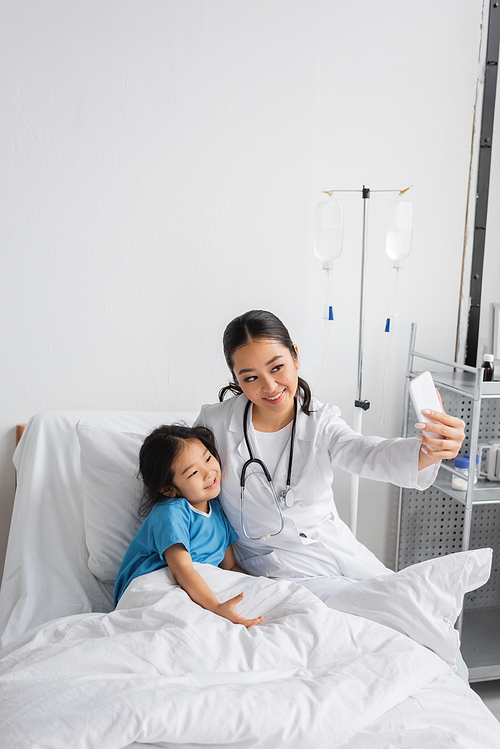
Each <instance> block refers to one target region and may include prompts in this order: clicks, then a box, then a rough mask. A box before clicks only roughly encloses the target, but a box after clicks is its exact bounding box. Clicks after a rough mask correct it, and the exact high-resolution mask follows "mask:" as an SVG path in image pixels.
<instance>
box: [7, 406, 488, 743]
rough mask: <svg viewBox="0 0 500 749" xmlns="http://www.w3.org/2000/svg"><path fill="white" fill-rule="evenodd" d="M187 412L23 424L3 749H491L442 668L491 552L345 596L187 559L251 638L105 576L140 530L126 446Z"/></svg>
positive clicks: (165, 585)
mask: <svg viewBox="0 0 500 749" xmlns="http://www.w3.org/2000/svg"><path fill="white" fill-rule="evenodd" d="M194 416H195V414H185V413H162V412H141V413H137V412H95V411H93V412H89V411H82V412H79V411H55V412H46V413H42V414H39V415H37V416H35V417H33V418H32V419H31V421H30V422H29V423H28V425H27V427H26V429H25V431H24V434H23V436H22V439H21V440H20V443H19V445H18V447H17V449H16V452H15V455H14V463H15V466H16V470H17V492H16V499H15V503H14V511H13V517H12V525H11V530H10V535H9V543H8V549H7V556H6V562H5V572H4V577H3V582H2V587H1V590H0V632H1V641H0V643H1V645H2V650H1V651H0V725H1V726H2V728H1V731H0V747H1V748H2V749H7V748H8V749H24V748H26V749H28V747H29V748H30V749H31V748H33V747H42V746H43V747H54V749H56V748H59V747H61V748H63V747H64V749H67V747H88V748H93V747H95V748H96V749H103V748H104V749H115V748H116V749H121V748H122V747H127V749H130V748H132V747H133V748H134V749H135V748H138V747H140V746H144V745H147V746H148V747H158V748H160V747H162V748H165V747H169V748H177V747H189V748H190V749H195V748H197V747H226V746H227V747H237V748H238V749H251V748H252V749H253V748H254V747H269V748H271V747H272V748H273V749H274V748H275V747H282V746H283V747H285V746H286V747H287V749H294V748H297V749H304V748H305V747H314V748H315V749H323V747H324V748H325V749H333V747H341V748H342V749H389V748H390V747H398V748H400V749H417V747H418V749H423V748H425V747H433V748H437V747H439V749H447V747H450V748H451V747H465V748H466V749H498V747H500V724H499V723H498V722H497V721H496V719H495V718H494V717H493V715H492V714H491V713H490V712H489V710H488V709H487V708H486V707H485V706H484V704H483V703H482V702H481V700H480V699H479V697H477V695H476V694H475V693H474V692H473V691H472V690H471V689H470V687H469V686H468V685H467V684H466V683H465V682H464V681H463V680H461V679H460V678H459V677H458V676H457V675H456V673H454V668H455V658H456V656H457V652H458V647H459V640H458V633H457V630H456V629H455V628H454V623H455V621H456V619H457V616H458V615H459V612H460V609H461V606H462V599H463V595H464V593H465V592H466V591H468V590H471V589H474V588H477V587H478V586H480V585H482V584H484V583H485V582H486V580H487V578H488V575H489V571H490V566H491V550H489V549H481V550H477V551H470V552H463V553H460V554H452V555H449V556H446V557H441V558H439V559H436V560H428V561H426V562H423V563H421V564H419V565H415V566H414V567H410V568H408V569H406V570H402V571H400V572H398V573H395V574H394V575H385V576H382V577H379V578H374V579H373V580H367V581H364V582H361V583H357V584H355V585H352V586H345V588H343V589H342V590H341V591H340V592H339V593H338V594H336V595H335V596H333V597H332V599H330V600H329V601H328V604H329V605H326V604H325V603H323V602H322V601H320V600H319V599H318V598H316V597H315V596H314V595H313V594H312V593H310V591H308V590H307V589H306V588H304V587H303V586H301V585H299V584H297V583H295V582H286V581H279V582H276V581H273V580H269V579H266V578H258V577H251V576H248V575H241V574H239V573H236V572H231V571H226V570H222V569H219V568H216V567H211V566H209V565H196V567H197V569H198V571H199V572H200V574H202V575H203V576H204V577H205V579H206V580H207V582H208V583H209V585H210V586H211V587H212V588H213V590H214V591H215V592H216V594H217V595H218V596H219V597H220V598H229V597H231V596H233V595H236V594H237V593H239V592H241V591H244V593H245V598H244V600H243V602H242V603H241V604H240V606H239V610H240V612H241V613H242V614H243V615H244V616H248V617H253V616H257V615H263V616H264V622H263V623H262V624H261V625H259V626H257V627H252V628H250V629H245V628H244V627H241V626H238V625H233V624H231V623H230V622H228V621H226V620H224V619H222V618H221V617H218V616H216V615H214V614H212V613H211V612H207V611H205V610H204V609H202V608H201V607H199V606H197V605H196V604H194V603H193V602H192V601H191V600H190V599H189V597H188V596H187V594H186V593H185V592H184V591H183V590H182V589H181V588H180V587H179V586H177V585H176V584H175V580H174V579H173V578H172V576H171V574H170V572H169V571H168V569H163V570H158V571H156V572H153V573H150V574H149V575H145V576H143V577H139V578H137V579H136V580H134V581H133V582H132V583H131V584H130V586H129V588H128V589H127V590H126V591H125V594H124V595H123V597H122V599H121V601H120V603H119V606H118V608H117V609H116V610H115V611H113V581H114V576H115V575H116V571H117V569H118V566H119V564H120V561H121V558H122V555H123V553H124V551H125V549H126V547H127V545H128V543H129V541H130V539H131V538H132V536H133V534H134V533H135V530H136V528H137V527H138V521H137V518H136V514H135V512H136V508H137V502H138V499H139V497H140V495H141V492H142V486H141V483H140V481H139V479H138V477H137V468H138V466H137V452H138V449H139V446H140V444H141V443H142V440H143V438H144V435H145V434H147V433H148V432H149V431H151V429H153V428H154V427H155V426H157V425H159V424H161V423H172V422H178V421H181V420H185V421H186V422H187V423H190V422H192V420H193V418H194Z"/></svg>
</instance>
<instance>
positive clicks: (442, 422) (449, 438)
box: [415, 393, 465, 471]
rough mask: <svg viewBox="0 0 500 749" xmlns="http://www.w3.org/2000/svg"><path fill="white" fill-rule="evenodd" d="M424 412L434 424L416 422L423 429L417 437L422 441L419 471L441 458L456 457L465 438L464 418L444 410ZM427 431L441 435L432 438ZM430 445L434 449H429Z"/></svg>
mask: <svg viewBox="0 0 500 749" xmlns="http://www.w3.org/2000/svg"><path fill="white" fill-rule="evenodd" d="M438 395H439V393H438ZM439 400H440V401H441V396H439ZM423 413H425V415H426V416H428V417H429V418H430V419H432V424H425V423H424V422H419V423H418V424H415V428H416V429H420V430H421V431H422V434H421V435H420V436H419V437H417V440H419V442H421V443H422V449H421V450H420V454H419V459H418V470H419V471H420V470H421V469H422V468H426V467H427V466H430V465H433V464H434V463H438V462H439V461H440V460H444V459H450V458H455V457H456V456H457V455H458V453H459V451H460V448H461V446H462V442H463V441H464V438H465V423H464V422H463V421H462V419H459V418H457V417H456V416H450V415H449V414H447V413H444V411H443V412H439V411H430V410H429V409H426V410H425V411H424V412H423ZM426 431H428V432H433V433H434V434H439V435H441V436H440V437H439V438H438V437H432V438H431V437H429V436H428V435H427V434H426V433H425V432H426ZM429 447H432V448H434V449H433V450H429Z"/></svg>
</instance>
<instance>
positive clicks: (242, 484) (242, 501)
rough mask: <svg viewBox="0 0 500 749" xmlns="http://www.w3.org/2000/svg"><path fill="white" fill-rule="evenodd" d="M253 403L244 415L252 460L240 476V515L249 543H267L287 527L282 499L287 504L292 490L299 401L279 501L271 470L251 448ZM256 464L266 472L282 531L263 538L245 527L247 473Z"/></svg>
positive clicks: (268, 534)
mask: <svg viewBox="0 0 500 749" xmlns="http://www.w3.org/2000/svg"><path fill="white" fill-rule="evenodd" d="M251 403H252V402H251V401H248V403H247V404H246V406H245V413H244V415H243V435H244V437H245V444H246V446H247V450H248V454H249V455H250V458H249V459H248V460H247V461H246V462H245V463H244V464H243V468H242V469H241V475H240V488H241V495H240V514H241V528H242V530H243V533H244V535H245V537H246V538H248V539H249V541H265V540H266V539H268V538H271V537H272V536H278V535H279V534H280V533H281V531H282V530H283V528H284V526H285V519H284V517H283V511H282V509H281V504H280V499H281V500H282V501H283V502H284V503H285V504H286V497H287V494H288V491H289V489H290V484H291V479H292V463H293V448H294V442H295V428H296V424H297V399H296V398H295V399H294V415H293V424H292V435H291V439H290V453H289V456H288V470H287V478H286V489H285V490H284V491H283V492H281V494H280V499H278V496H277V494H276V489H275V488H274V484H273V480H272V478H271V474H270V473H269V469H268V467H267V466H266V464H265V463H264V461H263V460H260V458H256V457H255V456H254V454H253V452H252V448H251V446H250V440H249V439H248V427H247V422H248V412H249V410H250V406H251ZM254 463H256V464H257V465H259V466H260V467H261V468H262V470H263V471H264V475H265V477H266V481H267V483H268V486H269V489H270V490H271V494H272V496H273V499H274V503H275V504H276V507H277V508H278V512H279V515H280V529H279V530H278V531H276V533H265V534H264V535H263V536H250V535H249V533H248V532H247V529H246V527H245V510H244V505H245V482H246V473H247V469H248V468H249V466H251V465H253V464H254Z"/></svg>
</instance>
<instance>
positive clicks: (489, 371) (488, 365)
mask: <svg viewBox="0 0 500 749" xmlns="http://www.w3.org/2000/svg"><path fill="white" fill-rule="evenodd" d="M483 358H484V361H483V363H482V364H481V366H482V368H483V369H484V372H483V382H491V381H492V380H493V369H494V367H493V361H494V358H495V357H494V356H493V354H485V355H484V357H483Z"/></svg>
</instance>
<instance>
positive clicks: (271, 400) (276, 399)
mask: <svg viewBox="0 0 500 749" xmlns="http://www.w3.org/2000/svg"><path fill="white" fill-rule="evenodd" d="M284 394H285V390H282V391H281V393H278V395H275V396H274V397H273V398H264V400H265V401H267V403H280V402H281V400H282V398H283V396H284Z"/></svg>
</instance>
